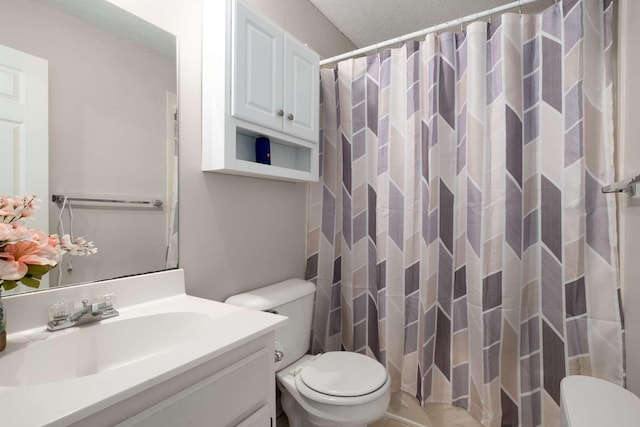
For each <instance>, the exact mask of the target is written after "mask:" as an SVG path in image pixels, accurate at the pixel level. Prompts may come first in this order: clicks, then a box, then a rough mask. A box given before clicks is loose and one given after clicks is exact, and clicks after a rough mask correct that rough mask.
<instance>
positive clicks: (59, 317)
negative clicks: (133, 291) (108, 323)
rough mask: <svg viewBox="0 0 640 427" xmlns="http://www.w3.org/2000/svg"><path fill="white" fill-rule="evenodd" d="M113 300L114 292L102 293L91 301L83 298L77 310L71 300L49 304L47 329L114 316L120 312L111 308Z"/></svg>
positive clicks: (51, 329) (53, 329)
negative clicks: (95, 299)
mask: <svg viewBox="0 0 640 427" xmlns="http://www.w3.org/2000/svg"><path fill="white" fill-rule="evenodd" d="M114 300H115V295H114V294H108V295H103V296H102V297H100V298H98V299H97V301H95V302H92V303H90V302H89V300H83V301H82V307H81V308H80V309H78V310H75V306H74V304H73V302H71V301H64V302H59V303H56V304H52V305H51V306H49V319H50V320H49V322H47V330H49V331H59V330H60V329H66V328H70V327H72V326H76V325H79V324H82V323H89V322H97V321H100V320H102V319H108V318H110V317H115V316H117V315H119V314H120V313H118V310H116V309H115V308H113V302H114ZM74 310H75V311H74ZM89 315H91V316H89Z"/></svg>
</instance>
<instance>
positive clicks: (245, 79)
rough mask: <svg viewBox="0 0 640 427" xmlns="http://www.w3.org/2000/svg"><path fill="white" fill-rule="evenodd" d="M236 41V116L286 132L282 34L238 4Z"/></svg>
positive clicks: (234, 106)
mask: <svg viewBox="0 0 640 427" xmlns="http://www.w3.org/2000/svg"><path fill="white" fill-rule="evenodd" d="M236 4H237V6H236V7H237V9H236V20H235V24H236V27H235V31H234V35H235V38H234V41H233V44H234V46H233V49H232V52H233V68H232V70H231V78H232V81H233V89H234V93H233V97H232V99H233V101H232V106H231V109H232V114H233V115H234V116H236V117H238V118H240V119H243V120H247V121H249V122H252V123H256V124H260V125H263V126H267V127H269V128H272V129H276V130H279V131H281V130H282V114H281V113H280V112H281V110H282V108H283V107H282V104H283V103H282V75H283V71H282V69H283V44H284V42H283V37H284V34H283V33H282V31H281V30H280V29H279V28H278V27H276V26H274V25H273V24H271V23H270V22H268V21H266V20H264V19H263V18H261V17H260V16H259V15H257V14H256V13H254V12H253V11H251V10H250V9H248V8H247V7H246V6H244V5H243V4H242V3H241V2H237V3H236Z"/></svg>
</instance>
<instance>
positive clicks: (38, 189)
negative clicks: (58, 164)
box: [0, 45, 49, 294]
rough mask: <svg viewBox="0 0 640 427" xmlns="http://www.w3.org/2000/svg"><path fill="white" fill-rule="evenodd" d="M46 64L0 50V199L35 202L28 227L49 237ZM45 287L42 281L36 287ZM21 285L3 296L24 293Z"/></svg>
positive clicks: (46, 285) (27, 56)
mask: <svg viewBox="0 0 640 427" xmlns="http://www.w3.org/2000/svg"><path fill="white" fill-rule="evenodd" d="M48 81H49V78H48V62H47V61H46V60H44V59H42V58H38V57H36V56H33V55H29V54H27V53H24V52H21V51H19V50H16V49H12V48H10V47H6V46H3V45H0V195H2V196H9V197H13V196H24V195H25V194H27V192H28V193H29V194H35V195H36V196H37V198H38V199H40V200H41V202H40V203H38V204H39V206H40V208H39V209H38V211H36V215H35V217H34V218H30V219H28V220H27V221H28V224H27V225H28V226H29V227H31V228H37V229H39V230H42V231H44V232H45V233H47V234H49V200H48V199H49V103H48V101H47V100H48V98H49V95H48V94H49V89H48V88H49V84H48ZM48 287H49V277H48V276H46V275H45V276H44V277H43V278H42V281H41V282H40V288H41V289H42V288H48ZM26 289H28V288H25V286H24V285H22V284H20V285H19V286H18V287H17V288H15V289H13V290H11V291H7V292H6V294H12V293H18V292H24V291H25V290H26Z"/></svg>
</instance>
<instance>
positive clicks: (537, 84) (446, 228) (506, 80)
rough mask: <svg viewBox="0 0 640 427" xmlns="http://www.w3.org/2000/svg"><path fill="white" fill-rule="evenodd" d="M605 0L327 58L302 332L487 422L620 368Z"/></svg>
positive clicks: (548, 420) (537, 415)
mask: <svg viewBox="0 0 640 427" xmlns="http://www.w3.org/2000/svg"><path fill="white" fill-rule="evenodd" d="M611 25H612V1H611V0H565V1H564V2H560V3H557V4H555V5H553V6H551V7H549V8H548V9H546V10H545V11H544V12H542V13H540V14H535V15H520V14H506V15H503V16H500V17H497V18H496V19H494V21H493V22H492V23H491V24H487V23H484V22H475V23H473V24H471V25H469V26H468V27H467V28H466V30H465V31H463V32H458V33H444V34H439V35H436V34H431V35H429V36H428V37H427V38H426V40H425V41H422V42H411V43H407V44H406V45H405V46H403V47H402V48H398V49H392V50H386V51H384V52H381V53H379V54H376V55H372V56H369V57H366V58H358V59H352V60H347V61H343V62H341V63H340V64H339V65H338V67H337V68H336V69H335V70H322V72H321V85H322V91H321V92H322V100H323V101H322V102H323V105H322V120H323V122H322V128H323V135H322V138H321V140H322V147H321V179H320V182H319V183H317V184H312V185H311V186H310V195H309V206H308V257H307V277H308V279H310V280H313V281H314V282H315V283H316V284H317V295H316V306H315V314H314V331H313V335H312V350H313V351H314V352H320V351H330V350H340V349H344V350H348V351H356V352H359V353H363V354H367V355H369V356H371V357H375V358H376V359H378V360H380V361H381V362H382V363H383V364H384V365H385V366H386V367H387V369H388V371H389V373H390V375H391V378H392V380H393V383H392V387H393V390H400V389H401V390H404V391H407V392H409V393H412V394H413V395H414V396H416V397H417V398H418V400H420V401H421V402H427V401H429V402H446V403H452V404H453V405H456V406H459V407H462V408H465V409H467V410H468V411H469V412H470V413H471V414H472V415H473V416H474V417H475V418H477V419H478V420H480V421H482V423H483V424H484V425H486V426H527V427H528V426H540V425H544V426H545V427H549V426H554V425H559V402H560V380H561V379H562V378H563V377H564V376H566V375H573V374H582V375H593V376H597V377H600V378H604V379H606V380H609V381H612V382H614V383H617V384H622V382H623V351H622V346H623V345H622V322H621V312H620V301H619V281H618V255H617V251H618V248H617V236H616V210H615V197H614V196H612V195H605V194H602V192H601V186H602V185H606V184H609V183H611V182H613V180H614V164H613V118H612V105H613V102H612V100H613V93H612V64H611V53H612V52H611V49H612V37H611V35H612V29H611Z"/></svg>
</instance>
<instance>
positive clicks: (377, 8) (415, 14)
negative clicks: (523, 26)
mask: <svg viewBox="0 0 640 427" xmlns="http://www.w3.org/2000/svg"><path fill="white" fill-rule="evenodd" d="M310 1H311V3H313V4H314V5H315V6H316V7H317V8H318V9H319V10H320V12H322V13H323V14H324V15H325V16H327V18H329V20H330V21H331V22H333V24H334V25H335V26H336V27H338V28H339V29H340V31H342V32H343V33H344V35H345V36H347V37H348V38H349V39H350V40H351V41H352V42H353V43H354V44H355V45H356V46H358V47H365V46H369V45H372V44H375V43H379V42H381V41H385V40H388V39H391V38H394V37H398V36H401V35H404V34H408V33H412V32H414V31H418V30H421V29H423V28H427V27H431V26H433V25H437V24H441V23H443V22H447V21H451V20H454V19H458V18H461V17H463V16H467V15H470V14H473V13H477V12H482V11H485V10H487V9H491V8H493V7H496V6H500V5H503V4H507V3H511V2H512V1H514V0H310ZM542 3H549V1H546V2H545V1H541V2H540V4H542ZM539 8H540V6H538V9H539ZM526 9H531V8H526ZM526 9H525V8H523V11H526Z"/></svg>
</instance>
